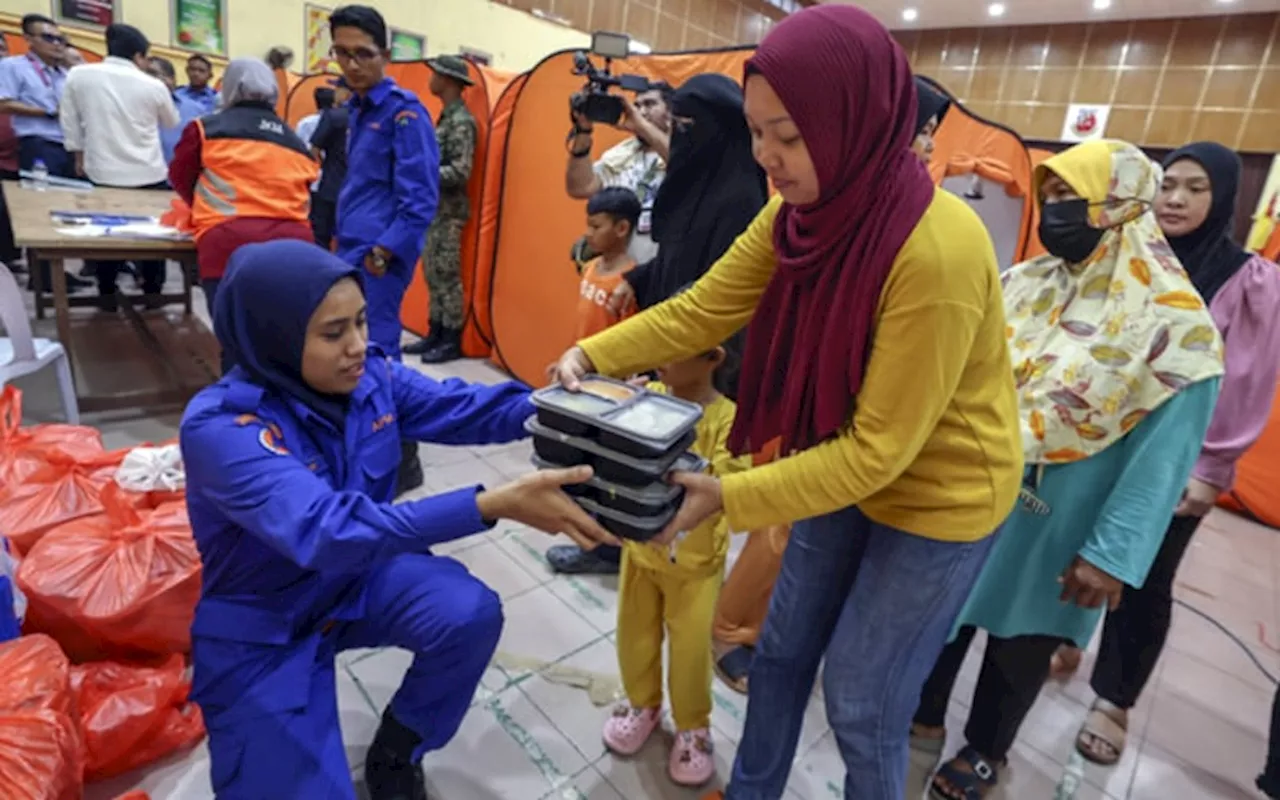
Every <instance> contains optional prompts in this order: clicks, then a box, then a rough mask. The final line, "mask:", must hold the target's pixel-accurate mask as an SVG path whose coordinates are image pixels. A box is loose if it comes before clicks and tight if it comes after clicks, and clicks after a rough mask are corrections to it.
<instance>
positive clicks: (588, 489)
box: [533, 456, 697, 517]
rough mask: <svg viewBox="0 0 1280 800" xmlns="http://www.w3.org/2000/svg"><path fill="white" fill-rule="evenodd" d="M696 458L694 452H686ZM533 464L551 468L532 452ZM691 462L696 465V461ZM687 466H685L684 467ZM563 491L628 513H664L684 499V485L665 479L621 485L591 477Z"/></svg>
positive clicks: (641, 514) (652, 514)
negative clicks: (637, 484) (646, 483)
mask: <svg viewBox="0 0 1280 800" xmlns="http://www.w3.org/2000/svg"><path fill="white" fill-rule="evenodd" d="M690 458H691V459H692V460H693V461H694V462H696V461H697V458H696V456H690ZM533 465H534V466H535V467H537V468H538V469H548V468H555V466H556V465H555V464H551V463H549V462H547V461H544V460H543V459H540V458H538V457H537V456H534V459H533ZM693 466H697V464H696V463H694V464H693ZM686 469H687V467H686ZM564 490H565V492H567V493H568V494H570V495H574V496H576V497H586V498H588V499H590V500H593V501H595V502H597V503H599V504H600V505H602V506H604V507H605V508H611V509H613V510H614V511H621V512H622V513H624V514H632V515H634V516H637V517H653V516H660V515H662V514H666V513H667V512H669V511H671V510H672V509H676V508H679V507H680V501H681V500H682V499H684V488H683V487H681V486H676V485H673V484H670V483H666V482H665V481H662V482H657V483H651V484H649V485H648V486H624V485H622V484H620V483H614V482H612V481H606V480H603V479H601V478H598V477H593V478H592V479H591V480H589V481H587V482H586V483H581V484H571V485H568V486H565V487H564Z"/></svg>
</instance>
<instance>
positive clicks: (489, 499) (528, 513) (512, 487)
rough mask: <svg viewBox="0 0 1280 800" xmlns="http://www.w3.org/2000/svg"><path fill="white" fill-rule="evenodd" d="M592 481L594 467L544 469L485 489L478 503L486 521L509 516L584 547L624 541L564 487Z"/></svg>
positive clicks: (586, 548) (588, 548) (477, 498)
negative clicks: (571, 496) (597, 520)
mask: <svg viewBox="0 0 1280 800" xmlns="http://www.w3.org/2000/svg"><path fill="white" fill-rule="evenodd" d="M589 480H591V468H590V467H573V468H572V469H548V470H541V471H539V472H534V473H532V474H529V475H526V476H524V477H523V478H520V479H519V480H517V481H513V482H512V483H508V484H507V485H505V486H499V487H498V488H497V489H493V490H490V491H484V492H481V493H480V494H479V495H477V497H476V506H477V507H478V508H479V510H480V516H481V517H482V518H483V519H485V520H499V519H509V520H512V521H515V522H520V523H523V524H525V525H528V526H529V527H531V528H537V529H538V530H540V531H543V532H545V533H552V534H555V533H563V534H565V535H566V536H568V537H569V538H570V539H572V540H573V541H574V542H576V543H577V544H578V546H579V547H581V548H582V549H584V550H591V549H594V548H595V547H596V546H597V545H600V544H612V545H618V544H621V543H620V542H619V541H618V539H617V538H616V537H614V536H613V535H612V534H610V533H609V532H608V531H606V530H605V529H604V528H602V527H600V523H598V522H596V521H595V520H594V519H592V518H591V516H590V515H588V514H587V512H585V511H583V510H582V508H581V507H579V506H578V504H577V503H575V502H573V499H572V498H570V497H569V495H567V494H565V493H564V490H563V489H561V488H560V487H562V486H565V485H568V484H573V483H585V482H586V481H589Z"/></svg>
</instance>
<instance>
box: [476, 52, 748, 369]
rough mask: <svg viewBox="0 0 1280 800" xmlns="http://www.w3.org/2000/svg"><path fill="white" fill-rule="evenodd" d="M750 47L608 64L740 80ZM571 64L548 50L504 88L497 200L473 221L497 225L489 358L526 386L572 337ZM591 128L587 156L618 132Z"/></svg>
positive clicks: (575, 85) (658, 74)
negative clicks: (567, 189)
mask: <svg viewBox="0 0 1280 800" xmlns="http://www.w3.org/2000/svg"><path fill="white" fill-rule="evenodd" d="M752 52H753V50H752V49H751V48H734V49H729V50H716V51H710V52H698V53H678V54H663V55H645V56H633V57H631V58H629V59H626V60H622V61H615V62H614V65H613V68H614V73H615V74H617V73H635V74H641V75H645V76H647V77H649V78H650V79H651V80H665V81H667V82H669V83H671V84H672V85H679V84H681V83H683V82H684V81H686V80H688V79H689V78H691V77H693V76H694V75H697V74H699V73H703V72H719V73H722V74H724V75H727V76H729V77H730V78H732V79H734V80H735V81H741V80H742V69H743V63H744V62H745V61H746V59H747V58H748V57H749V56H750V55H751V53H752ZM572 67H573V53H572V51H562V52H558V53H553V54H551V55H549V56H547V57H546V58H545V59H543V60H542V61H541V62H540V63H539V64H538V65H537V66H535V67H534V68H533V69H532V70H530V71H529V72H528V73H527V74H526V75H525V76H524V77H523V79H522V80H519V81H518V82H517V83H513V84H512V86H511V87H510V89H508V94H513V93H514V96H513V97H512V98H511V99H510V102H511V104H512V107H511V118H510V121H509V123H508V125H509V127H508V129H507V135H506V148H505V150H506V152H505V156H504V159H503V163H502V168H501V175H500V176H498V180H499V181H500V189H501V191H500V196H499V198H498V203H497V205H496V206H495V205H494V204H493V203H491V202H490V203H486V207H485V211H484V214H483V216H484V217H485V219H484V220H483V221H482V223H481V224H482V226H486V229H487V226H493V227H494V229H495V230H494V255H493V260H492V263H491V264H490V270H491V275H492V278H491V280H492V291H491V295H490V304H491V305H490V309H491V314H492V324H493V355H492V359H493V361H494V362H495V363H497V364H498V365H499V366H501V367H503V368H505V369H506V370H507V371H509V372H511V373H512V374H514V375H515V376H516V377H518V378H520V379H521V380H523V381H525V382H527V383H531V384H534V385H540V384H542V383H544V382H545V380H546V377H545V372H544V371H545V368H546V366H547V364H549V363H550V362H551V361H552V360H553V359H555V358H556V357H558V356H559V355H560V353H561V352H563V350H564V349H565V348H566V347H568V346H569V345H570V344H572V342H573V330H574V315H575V312H576V306H577V297H578V292H577V288H578V280H579V279H578V276H577V274H576V272H575V271H574V269H573V267H572V265H571V264H570V262H569V254H568V253H569V246H570V245H571V244H572V243H573V241H574V240H575V239H577V238H578V237H579V236H581V235H582V231H583V228H584V225H585V203H584V202H583V201H580V200H573V199H571V198H570V197H569V196H568V195H566V194H565V193H564V189H563V187H564V170H565V161H566V158H567V157H566V155H565V148H564V133H565V131H566V130H567V129H568V124H569V122H568V103H569V95H570V94H572V93H573V92H575V91H577V90H578V89H580V88H581V87H582V79H581V78H580V77H578V76H576V75H574V74H573V70H572ZM506 101H507V98H506V97H505V96H504V98H503V102H506ZM597 131H598V134H597V135H596V137H595V149H594V150H593V156H594V157H599V156H600V154H601V153H603V152H604V151H605V150H606V149H607V148H609V147H611V146H612V145H614V144H617V143H618V142H619V141H621V140H622V138H623V136H624V134H623V133H621V132H616V131H613V130H610V129H608V128H606V127H604V126H600V127H598V128H597ZM488 199H491V198H488ZM481 269H482V270H483V263H482V266H481Z"/></svg>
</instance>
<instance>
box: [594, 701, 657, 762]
mask: <svg viewBox="0 0 1280 800" xmlns="http://www.w3.org/2000/svg"><path fill="white" fill-rule="evenodd" d="M661 721H662V709H660V708H631V707H630V706H618V707H617V708H616V709H614V711H613V716H611V717H609V719H608V721H607V722H605V724H604V743H605V746H606V747H608V748H609V749H610V750H612V751H613V752H615V753H617V754H618V755H620V756H633V755H635V754H636V753H638V752H640V748H642V747H644V743H645V742H647V741H649V737H650V736H652V735H653V732H654V730H656V729H657V727H658V723H659V722H661Z"/></svg>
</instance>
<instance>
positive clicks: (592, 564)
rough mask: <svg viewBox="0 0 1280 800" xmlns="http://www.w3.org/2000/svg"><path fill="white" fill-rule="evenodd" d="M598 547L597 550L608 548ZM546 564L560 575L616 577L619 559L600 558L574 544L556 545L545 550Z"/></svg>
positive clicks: (594, 552)
mask: <svg viewBox="0 0 1280 800" xmlns="http://www.w3.org/2000/svg"><path fill="white" fill-rule="evenodd" d="M608 546H609V545H603V544H602V545H600V547H599V548H597V550H598V549H600V548H604V547H608ZM547 563H548V564H550V565H551V569H553V570H555V571H556V572H558V573H560V574H561V575H617V574H618V570H619V569H620V560H619V559H613V560H610V559H607V558H602V557H601V556H600V555H599V554H598V553H597V552H596V551H595V550H583V549H582V548H581V547H578V546H577V545H576V544H558V545H556V546H555V547H551V548H548V549H547Z"/></svg>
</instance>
